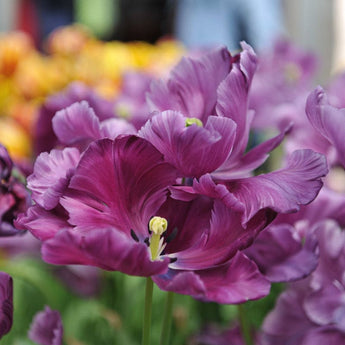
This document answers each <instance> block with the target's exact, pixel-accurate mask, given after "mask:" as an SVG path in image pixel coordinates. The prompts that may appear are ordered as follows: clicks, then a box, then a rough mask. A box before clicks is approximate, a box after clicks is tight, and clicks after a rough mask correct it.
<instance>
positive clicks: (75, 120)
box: [52, 101, 102, 144]
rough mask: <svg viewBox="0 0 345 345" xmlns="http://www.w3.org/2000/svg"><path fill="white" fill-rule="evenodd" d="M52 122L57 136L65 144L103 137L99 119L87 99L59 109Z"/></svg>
mask: <svg viewBox="0 0 345 345" xmlns="http://www.w3.org/2000/svg"><path fill="white" fill-rule="evenodd" d="M52 124H53V129H54V132H55V134H56V136H57V137H58V139H59V140H60V141H61V142H62V143H64V144H74V143H76V142H79V141H81V140H85V139H91V140H97V139H100V138H101V137H102V136H101V134H100V123H99V119H98V117H97V116H96V114H95V112H94V111H93V109H92V108H90V106H89V104H88V103H87V102H86V101H82V102H77V103H74V104H72V105H70V106H69V107H67V108H65V109H62V110H60V111H58V112H57V113H56V114H55V116H54V117H53V120H52Z"/></svg>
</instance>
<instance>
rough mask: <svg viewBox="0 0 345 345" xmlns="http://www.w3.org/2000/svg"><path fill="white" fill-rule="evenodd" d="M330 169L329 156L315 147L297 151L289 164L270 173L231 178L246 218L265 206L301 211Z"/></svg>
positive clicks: (233, 188)
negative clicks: (326, 158)
mask: <svg viewBox="0 0 345 345" xmlns="http://www.w3.org/2000/svg"><path fill="white" fill-rule="evenodd" d="M326 173H327V164H326V160H325V157H324V156H323V155H321V154H319V153H316V152H313V151H311V150H298V151H295V152H294V153H293V154H292V155H291V156H290V157H289V160H288V162H287V167H286V168H284V169H281V170H277V171H274V172H271V173H268V174H263V175H259V176H255V177H250V178H247V179H239V180H235V181H233V182H229V183H228V184H227V185H228V188H229V191H230V192H231V193H233V194H234V196H235V197H236V198H238V199H239V201H240V202H242V203H243V204H245V206H246V207H245V209H246V211H245V216H244V219H243V221H244V222H246V221H247V220H248V219H250V218H251V217H252V216H253V215H254V214H255V213H256V212H258V211H259V210H260V209H263V208H266V207H268V208H271V209H273V210H274V211H276V212H278V213H289V212H294V211H298V210H299V207H300V205H305V204H308V203H310V202H311V201H312V200H313V199H314V198H315V197H316V196H317V194H318V192H319V190H320V188H321V187H322V181H321V177H322V176H325V175H326Z"/></svg>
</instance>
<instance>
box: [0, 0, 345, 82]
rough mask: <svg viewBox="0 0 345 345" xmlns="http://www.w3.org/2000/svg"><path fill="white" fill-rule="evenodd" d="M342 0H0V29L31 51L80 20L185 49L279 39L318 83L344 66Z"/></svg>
mask: <svg viewBox="0 0 345 345" xmlns="http://www.w3.org/2000/svg"><path fill="white" fill-rule="evenodd" d="M344 15H345V4H344V1H343V0H212V1H210V0H98V1H88V0H54V1H49V0H0V31H1V32H7V31H12V30H18V29H19V30H23V31H25V32H28V33H30V35H32V37H33V39H34V41H35V43H36V45H37V47H40V48H42V42H44V39H45V38H46V37H47V36H48V35H49V33H51V32H52V31H53V30H54V29H55V28H56V27H58V26H62V25H68V24H70V23H74V22H77V23H81V24H84V25H85V26H87V27H88V28H89V29H90V30H91V32H92V33H93V34H94V35H95V36H96V37H97V38H99V39H102V40H120V41H133V40H141V41H147V42H150V43H154V42H156V41H157V40H158V39H160V38H161V37H174V38H177V39H178V40H180V41H181V42H182V43H183V44H184V45H185V46H186V47H187V48H194V47H200V46H210V45H215V44H226V45H227V46H228V47H229V49H230V50H233V49H236V48H237V47H238V42H239V41H240V40H246V41H247V42H248V43H250V44H251V45H252V46H254V48H255V49H256V50H257V51H260V50H262V49H265V48H267V47H269V46H271V45H272V44H273V42H274V40H275V39H276V38H277V37H281V36H285V37H287V38H289V39H291V40H292V42H294V43H296V44H298V45H300V46H301V47H302V48H305V49H307V50H310V51H311V52H314V53H315V54H316V55H317V56H318V58H319V59H320V68H319V70H318V75H317V81H318V82H320V83H322V81H323V80H328V78H329V76H330V75H331V74H332V73H334V72H336V71H339V70H341V69H343V67H344V65H345V52H344V48H343V47H344V46H345V45H344V44H342V43H343V41H344V40H345V38H344V37H345V28H344V25H345V24H344V23H345V21H344V18H343V17H344Z"/></svg>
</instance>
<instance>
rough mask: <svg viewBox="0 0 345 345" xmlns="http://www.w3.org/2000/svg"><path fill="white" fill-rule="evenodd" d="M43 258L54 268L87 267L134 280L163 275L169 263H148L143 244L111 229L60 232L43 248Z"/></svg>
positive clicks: (148, 256)
mask: <svg viewBox="0 0 345 345" xmlns="http://www.w3.org/2000/svg"><path fill="white" fill-rule="evenodd" d="M42 258H43V259H44V260H45V261H46V262H48V263H52V264H55V265H71V264H78V265H89V266H96V267H99V268H102V269H105V270H110V271H120V272H123V273H125V274H130V275H137V276H151V275H154V274H160V273H164V272H165V271H166V270H167V267H168V263H169V259H168V258H165V259H164V260H156V261H151V256H150V253H149V249H148V247H147V245H146V244H145V243H139V242H136V241H135V240H134V239H133V238H131V237H128V236H127V235H126V234H124V233H122V232H120V231H118V230H117V229H113V228H103V229H94V230H93V231H90V229H78V228H75V229H72V230H62V231H60V232H59V233H58V234H56V235H55V237H54V238H52V239H50V240H47V241H45V242H44V243H43V245H42Z"/></svg>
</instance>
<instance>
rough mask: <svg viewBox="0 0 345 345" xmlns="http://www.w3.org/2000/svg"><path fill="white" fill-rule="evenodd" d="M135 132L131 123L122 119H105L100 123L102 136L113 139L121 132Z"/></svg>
mask: <svg viewBox="0 0 345 345" xmlns="http://www.w3.org/2000/svg"><path fill="white" fill-rule="evenodd" d="M136 132H137V131H136V129H135V128H134V127H133V125H132V124H130V123H128V122H127V121H126V120H123V119H107V120H105V121H103V122H102V123H101V129H100V134H101V137H102V138H109V139H115V138H116V137H117V136H119V135H121V134H135V133H136Z"/></svg>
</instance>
